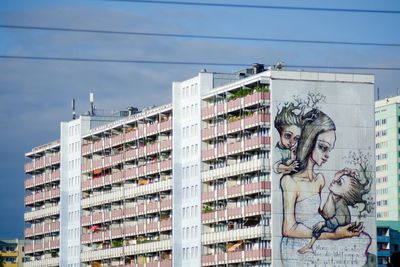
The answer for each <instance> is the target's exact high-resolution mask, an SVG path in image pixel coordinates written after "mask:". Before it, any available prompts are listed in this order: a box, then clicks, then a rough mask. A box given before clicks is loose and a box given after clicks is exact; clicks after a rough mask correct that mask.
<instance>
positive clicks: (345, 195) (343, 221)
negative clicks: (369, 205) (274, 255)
mask: <svg viewBox="0 0 400 267" xmlns="http://www.w3.org/2000/svg"><path fill="white" fill-rule="evenodd" d="M364 187H365V184H362V183H361V182H360V180H359V178H358V173H357V171H355V170H349V169H343V170H341V171H339V172H337V173H336V174H335V178H334V179H333V181H332V182H331V184H330V186H329V191H330V192H329V195H328V198H327V200H326V202H325V204H324V206H323V208H322V210H321V209H320V210H319V212H320V214H321V215H322V217H323V218H324V219H325V221H322V222H319V223H317V224H315V225H314V227H313V229H312V230H313V237H312V238H311V240H310V242H309V243H308V244H307V245H305V246H304V247H302V248H300V249H299V250H298V252H299V253H301V254H304V253H307V252H313V245H314V243H315V241H317V240H318V238H319V237H320V236H321V234H322V233H323V232H331V233H332V232H335V230H336V228H338V227H340V226H346V225H349V224H351V226H350V227H349V228H348V230H350V231H358V232H361V231H362V229H363V224H362V223H358V224H357V223H351V214H350V210H349V207H348V206H354V205H355V204H358V203H364V200H363V199H362V197H363V195H364V194H366V191H365V188H364Z"/></svg>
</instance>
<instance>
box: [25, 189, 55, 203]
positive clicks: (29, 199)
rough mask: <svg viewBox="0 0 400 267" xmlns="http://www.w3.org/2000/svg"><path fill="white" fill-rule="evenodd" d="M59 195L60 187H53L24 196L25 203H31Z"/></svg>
mask: <svg viewBox="0 0 400 267" xmlns="http://www.w3.org/2000/svg"><path fill="white" fill-rule="evenodd" d="M59 197H60V188H53V189H51V190H45V191H42V192H36V193H33V194H31V195H28V196H26V197H25V205H26V206H27V205H31V204H33V203H35V202H41V201H46V200H50V199H54V198H59Z"/></svg>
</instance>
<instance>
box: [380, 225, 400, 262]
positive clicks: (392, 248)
mask: <svg viewBox="0 0 400 267" xmlns="http://www.w3.org/2000/svg"><path fill="white" fill-rule="evenodd" d="M376 226H377V234H376V237H377V241H378V247H377V248H378V267H385V266H387V264H388V263H389V262H390V256H391V255H392V254H393V253H394V252H398V253H400V222H399V221H377V222H376Z"/></svg>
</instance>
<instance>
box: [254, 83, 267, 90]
mask: <svg viewBox="0 0 400 267" xmlns="http://www.w3.org/2000/svg"><path fill="white" fill-rule="evenodd" d="M254 90H255V91H256V92H269V85H268V84H257V85H256V87H254Z"/></svg>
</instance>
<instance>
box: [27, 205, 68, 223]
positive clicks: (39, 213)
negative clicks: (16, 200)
mask: <svg viewBox="0 0 400 267" xmlns="http://www.w3.org/2000/svg"><path fill="white" fill-rule="evenodd" d="M57 214H60V207H59V206H54V207H49V208H44V209H40V210H35V211H29V212H26V213H25V214H24V219H25V221H31V220H35V219H39V218H43V217H48V216H52V215H57Z"/></svg>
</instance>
